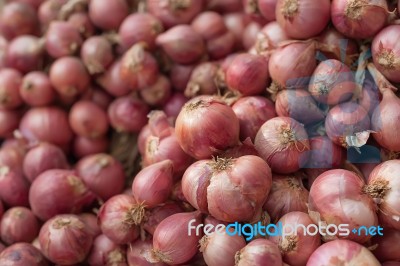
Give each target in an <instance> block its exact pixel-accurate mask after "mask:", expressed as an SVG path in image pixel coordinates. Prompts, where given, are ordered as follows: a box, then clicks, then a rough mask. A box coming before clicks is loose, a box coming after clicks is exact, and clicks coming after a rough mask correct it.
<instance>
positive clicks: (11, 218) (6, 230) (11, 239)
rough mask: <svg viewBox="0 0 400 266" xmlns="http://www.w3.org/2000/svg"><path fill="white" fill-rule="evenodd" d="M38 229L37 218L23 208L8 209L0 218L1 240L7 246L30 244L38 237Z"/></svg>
mask: <svg viewBox="0 0 400 266" xmlns="http://www.w3.org/2000/svg"><path fill="white" fill-rule="evenodd" d="M39 229H40V227H39V222H38V220H37V218H36V217H35V215H34V214H33V213H32V211H31V210H30V209H28V208H25V207H14V208H10V209H8V210H7V211H6V212H5V213H4V215H3V217H2V218H1V225H0V231H1V239H2V240H3V242H4V243H6V244H7V245H12V244H14V243H17V242H28V243H29V242H32V241H33V240H34V239H35V238H36V237H37V236H38V235H39Z"/></svg>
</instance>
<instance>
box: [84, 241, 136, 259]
mask: <svg viewBox="0 0 400 266" xmlns="http://www.w3.org/2000/svg"><path fill="white" fill-rule="evenodd" d="M87 261H88V263H89V265H91V266H100V265H113V266H128V264H127V261H126V248H125V247H124V246H120V245H117V244H115V243H114V242H112V241H111V240H110V239H109V238H108V237H106V236H105V235H99V236H97V237H96V238H95V239H94V240H93V246H92V250H91V251H90V253H89V255H88V258H87Z"/></svg>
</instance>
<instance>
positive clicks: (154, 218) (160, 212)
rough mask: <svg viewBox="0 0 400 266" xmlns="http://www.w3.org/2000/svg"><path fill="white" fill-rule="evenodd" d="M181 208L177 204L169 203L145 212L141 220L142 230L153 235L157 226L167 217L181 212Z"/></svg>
mask: <svg viewBox="0 0 400 266" xmlns="http://www.w3.org/2000/svg"><path fill="white" fill-rule="evenodd" d="M182 211H183V210H182V208H181V207H179V205H178V204H177V203H174V202H170V203H165V204H163V205H161V206H157V207H154V208H152V209H150V210H146V214H145V217H144V220H143V225H142V226H143V229H144V230H146V232H148V233H149V234H151V235H153V234H154V231H155V230H156V228H157V226H158V225H159V224H160V223H161V222H162V221H163V220H164V219H165V218H167V217H169V216H171V215H173V214H176V213H180V212H182Z"/></svg>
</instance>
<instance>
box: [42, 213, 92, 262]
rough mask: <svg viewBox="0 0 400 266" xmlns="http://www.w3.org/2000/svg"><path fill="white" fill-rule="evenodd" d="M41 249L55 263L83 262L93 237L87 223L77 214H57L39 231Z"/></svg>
mask: <svg viewBox="0 0 400 266" xmlns="http://www.w3.org/2000/svg"><path fill="white" fill-rule="evenodd" d="M39 243H40V250H41V252H42V253H43V255H44V256H46V257H47V258H48V259H49V260H50V261H52V262H53V263H58V264H64V265H71V264H75V263H79V262H83V260H84V259H85V257H86V256H87V254H88V253H89V251H90V247H91V246H92V243H93V238H92V236H91V235H90V233H89V230H88V227H87V225H86V224H85V223H84V222H83V221H82V220H81V219H80V218H79V217H78V216H76V215H72V214H63V215H57V216H55V217H53V218H52V219H50V220H48V221H47V222H46V223H45V224H44V225H43V227H42V228H41V229H40V232H39Z"/></svg>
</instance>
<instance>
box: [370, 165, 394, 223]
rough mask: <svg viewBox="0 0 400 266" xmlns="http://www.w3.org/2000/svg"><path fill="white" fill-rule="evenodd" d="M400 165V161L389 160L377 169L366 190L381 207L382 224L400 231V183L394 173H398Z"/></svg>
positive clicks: (372, 174) (371, 175)
mask: <svg viewBox="0 0 400 266" xmlns="http://www.w3.org/2000/svg"><path fill="white" fill-rule="evenodd" d="M399 163H400V160H389V161H386V162H383V163H382V164H380V165H378V166H377V167H375V168H374V170H373V171H372V172H371V174H370V175H369V178H368V184H367V186H366V187H365V189H364V190H365V192H366V193H367V194H368V195H369V196H371V198H373V199H374V201H375V202H376V204H377V205H378V206H379V214H380V217H379V218H380V220H382V221H381V222H384V223H386V224H387V225H388V227H391V228H394V229H396V230H400V222H399V217H400V206H398V197H397V193H398V190H399V185H400V183H399V182H398V181H397V177H396V175H395V173H396V172H393V171H397V168H398V165H399Z"/></svg>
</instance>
